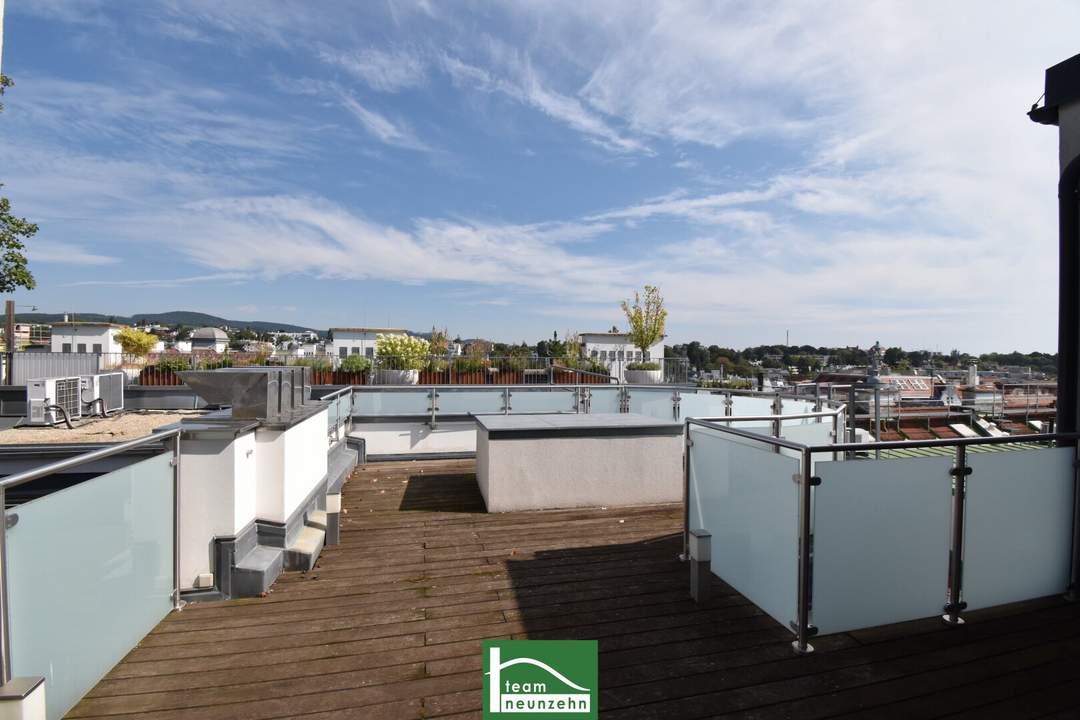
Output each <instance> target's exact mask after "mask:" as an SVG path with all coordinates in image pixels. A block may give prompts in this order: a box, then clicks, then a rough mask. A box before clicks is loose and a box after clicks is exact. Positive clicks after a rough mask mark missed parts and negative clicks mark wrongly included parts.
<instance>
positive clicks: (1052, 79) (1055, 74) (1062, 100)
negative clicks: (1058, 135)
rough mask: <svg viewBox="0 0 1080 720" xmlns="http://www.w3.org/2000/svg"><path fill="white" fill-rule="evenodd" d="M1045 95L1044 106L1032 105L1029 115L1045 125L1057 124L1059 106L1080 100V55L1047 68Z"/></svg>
mask: <svg viewBox="0 0 1080 720" xmlns="http://www.w3.org/2000/svg"><path fill="white" fill-rule="evenodd" d="M1044 95H1045V96H1046V101H1045V102H1044V104H1043V106H1042V107H1038V106H1037V104H1036V105H1035V106H1032V108H1031V111H1030V112H1028V117H1030V118H1031V119H1032V120H1034V121H1035V122H1037V123H1042V124H1043V125H1057V123H1058V108H1059V107H1061V106H1062V105H1068V104H1069V103H1071V102H1074V101H1077V100H1080V55H1073V56H1072V57H1071V58H1069V59H1068V60H1063V61H1061V62H1059V63H1058V64H1057V65H1054V66H1052V67H1049V68H1047V69H1046V85H1045V88H1044Z"/></svg>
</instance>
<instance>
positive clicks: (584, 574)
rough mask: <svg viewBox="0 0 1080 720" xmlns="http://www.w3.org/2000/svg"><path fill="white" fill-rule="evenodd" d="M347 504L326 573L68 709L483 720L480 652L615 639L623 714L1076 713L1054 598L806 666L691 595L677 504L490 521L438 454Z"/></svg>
mask: <svg viewBox="0 0 1080 720" xmlns="http://www.w3.org/2000/svg"><path fill="white" fill-rule="evenodd" d="M344 508H345V510H346V514H344V515H342V533H341V544H340V545H337V546H334V547H328V548H326V549H325V550H324V552H323V555H322V557H321V559H320V561H319V564H318V566H317V567H316V569H315V570H314V571H312V572H310V573H306V574H304V573H291V574H286V575H283V576H282V577H281V579H280V580H279V581H278V582H277V583H276V584H275V586H274V587H273V590H272V592H271V593H270V594H269V595H268V596H267V597H265V598H256V599H249V600H235V601H228V602H220V603H203V604H197V605H191V606H189V607H188V608H187V609H185V610H184V611H183V612H181V613H173V614H171V615H169V616H168V617H167V618H166V619H165V620H164V621H162V622H161V624H160V625H159V626H158V627H157V628H156V629H155V630H154V631H153V633H151V634H150V635H149V636H147V638H146V639H145V640H144V641H143V642H142V643H141V644H140V645H139V646H138V647H137V648H135V649H134V650H132V651H131V652H130V653H129V655H128V656H127V657H126V658H125V659H124V660H123V661H122V662H121V663H120V664H119V665H118V666H117V667H116V668H115V669H114V670H113V671H112V672H111V673H109V675H108V676H107V677H106V678H105V679H104V680H103V681H102V682H101V683H100V684H99V685H98V686H97V687H95V688H94V689H93V690H92V691H91V692H90V693H89V694H88V695H87V697H86V698H85V699H84V700H83V701H82V702H81V703H79V705H77V706H76V707H75V708H74V709H73V711H72V712H71V714H70V717H79V718H88V717H110V718H133V717H140V718H161V719H166V718H168V719H169V720H180V719H183V718H192V719H195V718H197V719H198V720H213V719H215V718H220V719H224V718H230V719H231V718H284V717H302V718H306V719H307V720H323V719H324V718H326V719H329V718H363V719H364V720H369V719H373V718H421V717H423V718H430V717H440V718H478V717H479V716H480V702H481V693H480V688H481V683H482V677H481V670H480V667H481V653H480V647H481V641H482V640H483V639H484V638H508V637H514V638H549V639H559V638H596V639H599V641H600V650H601V654H600V667H601V675H600V682H601V696H600V707H601V711H602V715H601V717H603V718H605V719H608V718H679V719H683V718H701V717H716V716H724V717H727V716H731V717H747V718H749V717H753V718H790V717H798V718H819V717H839V716H843V717H872V718H883V717H902V718H905V720H908V719H910V718H921V717H942V716H952V717H972V718H989V717H1007V718H1017V717H1039V716H1055V717H1075V715H1070V714H1069V713H1071V712H1075V711H1074V710H1071V709H1070V707H1071V706H1072V705H1074V704H1075V703H1076V702H1077V698H1078V697H1080V605H1076V604H1073V605H1069V604H1066V603H1064V602H1063V601H1061V600H1059V599H1056V598H1049V599H1044V600H1040V601H1033V602H1029V603H1024V604H1022V605H1019V606H1011V607H1002V608H996V609H993V610H988V611H980V612H972V613H968V614H967V615H966V617H967V624H965V625H963V626H960V627H955V628H946V627H944V626H943V625H942V623H941V622H940V621H939V620H938V619H936V618H935V619H927V620H922V621H916V622H911V623H905V624H903V625H894V626H887V627H882V628H872V629H868V630H862V631H857V632H850V633H844V634H839V635H832V636H825V637H819V638H815V639H814V643H813V644H814V646H815V647H816V649H817V652H815V653H814V654H812V655H809V656H806V657H797V656H794V655H793V654H792V652H791V646H790V641H791V634H790V633H789V632H788V631H787V630H786V629H784V628H782V627H780V626H779V625H778V624H777V623H775V622H774V621H773V620H771V619H770V618H768V617H767V616H766V615H764V614H763V613H762V612H761V611H760V610H758V609H757V608H756V607H755V606H753V605H752V604H751V603H749V601H747V600H746V599H745V598H743V597H742V596H740V595H739V594H737V593H735V592H734V591H733V590H731V589H730V588H729V587H727V586H725V585H724V584H723V583H721V582H720V581H716V584H715V588H714V595H713V598H712V599H711V601H710V602H709V603H708V604H707V605H705V606H697V605H695V604H694V603H692V602H691V601H690V600H689V599H688V598H687V591H688V570H687V566H686V565H685V564H682V563H680V562H678V561H677V560H676V559H675V555H676V553H677V552H678V551H679V549H680V548H681V539H680V536H679V533H680V531H681V527H682V513H681V507H680V506H679V505H665V506H652V507H639V508H632V509H623V508H619V509H617V508H611V509H602V508H595V509H583V510H568V511H543V512H521V513H507V514H487V513H485V512H483V510H484V506H483V502H482V499H481V497H480V494H479V492H478V490H477V487H476V482H475V478H474V475H473V463H472V461H454V462H430V461H429V462H401V463H385V464H376V465H367V466H365V467H361V468H359V469H357V470H356V471H355V473H354V474H353V476H352V479H351V480H350V481H349V483H348V484H347V485H346V487H345V493H344ZM1054 713H1058V714H1057V715H1054Z"/></svg>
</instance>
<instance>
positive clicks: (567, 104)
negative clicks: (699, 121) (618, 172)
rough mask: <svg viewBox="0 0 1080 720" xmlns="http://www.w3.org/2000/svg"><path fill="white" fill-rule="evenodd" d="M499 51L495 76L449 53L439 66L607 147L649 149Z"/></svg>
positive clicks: (463, 82)
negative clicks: (499, 64) (500, 65)
mask: <svg viewBox="0 0 1080 720" xmlns="http://www.w3.org/2000/svg"><path fill="white" fill-rule="evenodd" d="M496 47H500V46H498V45H496ZM498 54H499V55H500V56H501V59H502V62H503V63H504V64H505V72H506V74H505V75H497V74H496V73H495V72H492V71H489V70H486V69H484V68H481V67H477V66H475V65H471V64H469V63H466V62H464V61H462V60H460V59H459V58H456V57H453V56H450V55H443V57H442V67H443V69H444V70H445V71H446V72H447V74H448V75H449V76H450V78H451V79H452V80H453V82H454V83H455V84H456V85H457V86H458V87H464V88H471V89H474V90H479V91H481V92H488V93H501V94H503V95H505V96H507V97H509V98H511V99H513V100H515V101H517V102H519V103H522V104H525V105H528V106H530V107H532V108H534V109H536V110H539V111H540V112H542V113H544V114H545V115H547V116H548V117H551V118H552V119H554V120H557V121H558V122H561V123H563V124H565V125H567V126H568V127H570V128H572V129H573V130H576V131H577V132H580V133H582V134H583V135H585V136H586V137H587V138H589V139H590V140H591V141H593V142H595V143H596V144H598V145H600V146H602V147H605V148H607V149H608V150H612V151H614V152H619V153H646V154H647V153H650V152H651V151H650V150H649V148H648V147H647V146H646V145H645V144H644V143H642V142H640V141H639V140H637V139H635V138H633V137H630V136H627V135H624V134H623V133H620V132H619V131H617V130H616V129H614V128H613V127H611V125H610V124H609V123H608V122H607V121H606V120H605V119H604V118H603V117H601V116H600V115H599V114H598V113H596V112H593V111H591V110H589V109H588V108H586V107H585V105H583V104H582V102H581V101H580V100H578V99H577V98H575V97H571V96H568V95H565V94H562V93H560V92H557V91H555V90H552V89H550V88H549V87H548V86H547V85H545V84H544V83H543V82H542V81H541V79H540V77H539V75H538V74H537V72H536V71H535V70H534V68H533V66H532V63H531V62H530V61H529V60H528V58H521V57H518V56H517V55H516V54H514V53H511V52H509V51H506V50H503V51H502V52H500V53H498Z"/></svg>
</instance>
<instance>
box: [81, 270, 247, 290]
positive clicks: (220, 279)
mask: <svg viewBox="0 0 1080 720" xmlns="http://www.w3.org/2000/svg"><path fill="white" fill-rule="evenodd" d="M249 278H250V275H248V274H245V273H235V272H219V273H207V274H205V275H193V276H188V277H173V278H152V279H151V278H144V279H138V280H122V279H118V278H106V279H101V280H80V281H78V282H73V283H67V284H66V287H117V288H156V287H160V288H175V287H186V286H188V285H202V284H206V283H235V284H239V283H243V282H246V281H247V280H248V279H249Z"/></svg>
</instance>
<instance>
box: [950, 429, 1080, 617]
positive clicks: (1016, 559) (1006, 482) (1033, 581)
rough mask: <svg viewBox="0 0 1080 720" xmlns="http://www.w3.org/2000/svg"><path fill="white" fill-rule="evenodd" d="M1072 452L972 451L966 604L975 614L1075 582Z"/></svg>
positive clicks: (969, 487) (969, 455)
mask: <svg viewBox="0 0 1080 720" xmlns="http://www.w3.org/2000/svg"><path fill="white" fill-rule="evenodd" d="M1074 460H1076V451H1075V450H1074V449H1073V448H1042V449H1038V450H1013V451H1011V452H1004V453H968V458H967V464H968V466H969V467H971V475H970V476H969V477H968V484H967V512H966V517H965V521H964V531H965V533H964V575H963V580H964V582H963V599H964V601H965V602H967V604H968V609H969V610H974V609H977V608H982V607H989V606H991V605H1001V604H1003V603H1010V602H1016V601H1018V600H1026V599H1029V598H1035V597H1042V596H1044V595H1054V594H1057V593H1060V592H1062V591H1063V589H1064V588H1065V586H1066V585H1068V584H1069V562H1070V559H1071V557H1070V552H1069V548H1070V546H1071V542H1072V523H1073V516H1072V513H1073V491H1074V490H1073V488H1074V473H1075V471H1074V470H1073V461H1074Z"/></svg>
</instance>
